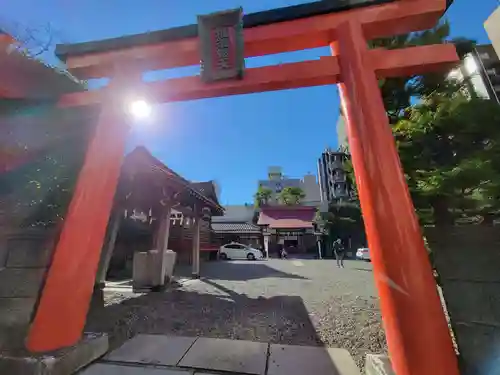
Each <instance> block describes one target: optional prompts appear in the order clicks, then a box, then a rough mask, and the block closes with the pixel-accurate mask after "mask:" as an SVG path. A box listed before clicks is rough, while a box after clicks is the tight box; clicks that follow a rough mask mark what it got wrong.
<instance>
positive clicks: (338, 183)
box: [318, 149, 351, 202]
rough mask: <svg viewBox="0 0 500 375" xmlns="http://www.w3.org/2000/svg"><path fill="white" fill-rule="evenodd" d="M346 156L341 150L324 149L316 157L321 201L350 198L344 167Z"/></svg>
mask: <svg viewBox="0 0 500 375" xmlns="http://www.w3.org/2000/svg"><path fill="white" fill-rule="evenodd" d="M347 158H348V156H347V154H346V153H345V152H343V151H333V150H331V149H326V150H325V151H324V152H323V153H322V154H321V157H320V158H319V159H318V178H319V187H320V192H321V201H322V202H332V201H336V200H348V199H350V197H351V194H350V193H351V188H350V185H349V181H348V179H347V176H346V173H345V169H344V163H345V161H346V160H347Z"/></svg>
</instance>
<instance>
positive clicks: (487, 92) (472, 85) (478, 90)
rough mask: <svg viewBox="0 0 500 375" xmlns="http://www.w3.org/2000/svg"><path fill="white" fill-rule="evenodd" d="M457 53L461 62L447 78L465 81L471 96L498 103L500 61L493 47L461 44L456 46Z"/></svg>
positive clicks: (499, 94)
mask: <svg viewBox="0 0 500 375" xmlns="http://www.w3.org/2000/svg"><path fill="white" fill-rule="evenodd" d="M457 51H458V53H459V55H460V59H461V60H462V62H461V64H460V65H459V67H457V68H456V69H453V70H452V71H451V72H450V73H449V75H448V77H449V78H451V79H454V80H457V81H459V82H463V81H465V83H466V85H467V90H468V91H469V93H470V94H471V96H472V95H474V96H477V97H480V98H485V99H491V100H494V101H495V102H497V103H500V59H499V58H498V55H497V54H496V52H495V50H494V48H493V46H492V45H491V44H482V45H477V46H472V45H471V44H467V43H462V44H459V45H457Z"/></svg>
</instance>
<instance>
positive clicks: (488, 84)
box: [472, 44, 500, 103]
mask: <svg viewBox="0 0 500 375" xmlns="http://www.w3.org/2000/svg"><path fill="white" fill-rule="evenodd" d="M472 55H473V56H474V57H475V60H476V62H477V65H478V69H477V70H478V73H479V75H480V76H481V78H482V80H483V82H484V85H485V88H486V91H487V92H488V96H489V97H490V99H492V100H495V101H497V102H498V103H500V59H499V58H498V55H497V54H496V52H495V49H494V48H493V46H492V45H491V44H482V45H477V46H476V47H475V48H474V50H473V51H472Z"/></svg>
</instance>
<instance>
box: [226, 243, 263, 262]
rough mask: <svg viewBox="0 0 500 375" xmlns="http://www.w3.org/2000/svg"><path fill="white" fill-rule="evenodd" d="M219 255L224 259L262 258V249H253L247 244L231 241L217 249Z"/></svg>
mask: <svg viewBox="0 0 500 375" xmlns="http://www.w3.org/2000/svg"><path fill="white" fill-rule="evenodd" d="M219 257H220V258H221V259H223V260H225V259H248V260H255V259H262V258H263V257H264V256H263V254H262V251H260V250H258V249H254V248H252V247H250V246H248V245H243V244H241V243H236V242H232V243H229V244H227V245H223V246H221V247H220V249H219Z"/></svg>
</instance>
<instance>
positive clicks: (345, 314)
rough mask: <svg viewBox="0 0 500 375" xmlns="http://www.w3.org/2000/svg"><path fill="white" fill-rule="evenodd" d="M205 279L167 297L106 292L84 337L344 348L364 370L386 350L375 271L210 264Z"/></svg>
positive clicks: (322, 265) (355, 264) (321, 264)
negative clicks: (146, 336) (370, 357)
mask: <svg viewBox="0 0 500 375" xmlns="http://www.w3.org/2000/svg"><path fill="white" fill-rule="evenodd" d="M202 276H203V277H204V279H203V280H193V281H188V282H187V283H185V284H183V285H182V286H180V287H177V288H171V289H170V290H168V291H167V292H165V293H150V294H142V295H141V294H133V293H130V292H126V291H119V290H115V291H113V292H106V293H105V301H106V307H105V308H104V309H102V308H101V309H99V308H93V309H92V311H91V312H90V314H89V318H88V324H87V330H89V331H94V332H108V333H109V334H110V341H111V347H112V348H115V347H117V346H119V345H121V344H122V343H123V342H124V341H125V340H126V339H127V338H130V337H132V336H134V335H136V334H138V333H153V334H155V333H156V334H175V335H185V336H197V335H198V336H206V337H219V338H232V339H240V340H254V341H262V342H272V343H282V344H293V345H326V346H331V347H341V348H345V349H347V350H348V351H349V352H350V353H351V354H352V356H353V357H354V359H355V361H356V363H357V364H358V366H359V367H360V368H363V367H364V357H365V354H366V353H383V352H385V351H386V343H385V336H384V332H383V329H382V326H381V319H380V312H379V309H378V300H377V298H376V292H375V288H374V285H373V276H372V272H371V265H370V264H368V263H363V262H359V261H346V268H345V269H338V268H336V267H335V265H334V261H331V260H291V259H290V260H278V259H270V260H268V261H260V262H259V261H257V262H247V261H239V262H238V261H232V262H213V263H206V264H204V265H203V268H202Z"/></svg>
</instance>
